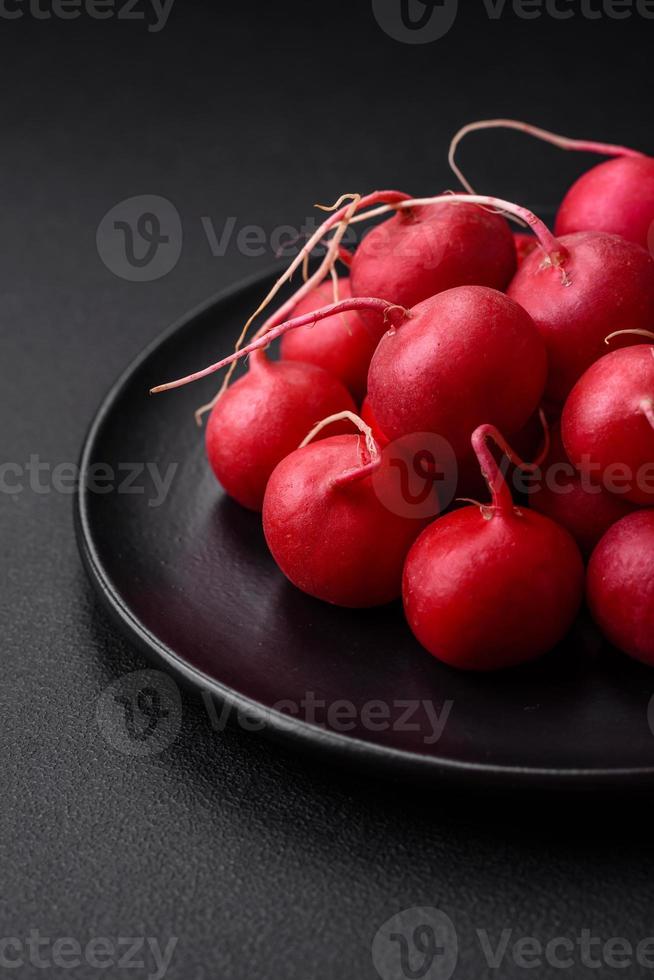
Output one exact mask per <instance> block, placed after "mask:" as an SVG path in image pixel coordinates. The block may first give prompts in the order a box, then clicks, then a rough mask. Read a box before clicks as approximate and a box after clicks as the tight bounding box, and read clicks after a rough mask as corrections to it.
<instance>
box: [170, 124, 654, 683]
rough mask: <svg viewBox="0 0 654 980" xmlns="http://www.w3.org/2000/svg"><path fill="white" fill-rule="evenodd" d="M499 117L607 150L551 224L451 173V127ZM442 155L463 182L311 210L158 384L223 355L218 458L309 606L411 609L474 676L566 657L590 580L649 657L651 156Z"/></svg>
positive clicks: (653, 465)
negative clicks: (192, 362) (251, 307)
mask: <svg viewBox="0 0 654 980" xmlns="http://www.w3.org/2000/svg"><path fill="white" fill-rule="evenodd" d="M497 126H508V127H509V128H513V129H518V130H522V131H525V132H528V133H531V134H532V135H536V136H539V137H540V138H542V139H545V140H547V141H549V142H550V143H554V144H555V145H557V146H560V147H562V148H564V149H585V150H588V149H591V150H596V151H597V152H600V153H606V154H608V155H610V156H613V157H614V159H613V160H611V161H609V162H608V163H605V164H600V165H599V166H598V167H596V168H594V169H593V170H591V171H589V172H588V173H587V174H586V175H584V176H582V177H581V178H580V179H579V181H578V182H577V184H576V185H575V186H574V187H573V188H571V190H570V191H569V193H568V194H567V195H566V198H565V200H564V202H563V204H562V206H561V208H560V210H559V213H558V216H557V220H556V225H555V234H553V233H552V232H551V231H550V230H549V229H548V228H547V227H546V225H545V224H544V223H543V222H542V221H541V220H540V219H539V218H538V217H536V215H534V214H532V213H531V212H530V211H528V210H526V209H525V208H524V207H521V206H520V205H517V204H514V203H513V202H511V201H506V200H502V199H500V198H496V197H490V196H487V195H479V194H477V193H475V192H474V191H473V189H472V187H471V186H470V185H469V184H468V182H467V181H466V180H465V178H464V177H463V175H462V173H461V171H460V169H459V168H458V166H457V165H456V164H455V162H454V153H455V150H456V147H457V146H458V143H459V142H460V140H461V138H462V136H463V135H465V134H466V133H468V132H471V131H473V130H475V129H488V128H494V127H497ZM450 160H451V162H452V165H453V167H454V169H455V172H456V173H457V174H458V175H459V176H460V178H461V180H462V182H463V183H464V186H465V188H466V191H465V193H460V194H455V193H450V192H448V193H446V194H441V195H437V196H435V197H410V196H409V195H408V194H406V193H403V192H400V191H375V192H373V193H372V194H369V195H366V196H365V197H361V196H360V195H356V194H346V195H344V196H343V197H342V198H341V199H340V200H339V201H338V202H337V203H336V205H334V207H333V208H325V209H324V210H325V211H326V212H327V217H326V218H325V219H324V221H323V223H322V224H321V225H320V227H319V228H318V229H317V230H316V232H315V233H314V234H313V235H312V236H311V238H310V239H309V240H308V241H307V242H306V244H305V245H304V246H303V247H302V248H301V250H300V252H299V254H298V256H297V257H296V258H295V259H294V260H293V262H292V263H291V265H290V267H289V269H288V270H287V271H286V273H284V275H283V276H282V277H280V279H279V280H278V282H277V283H275V285H274V286H273V288H272V289H271V290H270V292H269V293H268V295H267V296H266V297H265V298H264V300H263V302H262V303H261V305H260V307H259V308H258V309H257V310H256V311H255V313H254V314H253V316H252V317H251V318H250V320H248V322H247V323H246V325H245V327H244V328H243V331H242V332H241V336H240V337H239V339H238V341H237V344H236V347H235V350H234V353H233V354H230V355H228V356H227V357H223V358H221V359H220V360H218V361H217V362H216V363H215V364H212V365H210V366H209V367H206V368H204V369H202V370H200V371H197V372H195V373H194V374H192V375H189V376H187V377H185V378H180V379H179V380H177V381H173V382H169V383H167V384H163V385H160V386H159V387H158V388H156V389H153V390H154V391H162V390H166V389H169V388H175V387H178V386H180V385H183V384H186V383H188V382H190V381H196V380H199V379H201V378H204V377H207V376H209V375H211V374H213V373H214V372H216V371H219V370H221V369H222V368H226V367H227V368H229V371H228V373H227V375H226V376H225V379H224V381H223V386H222V388H221V390H220V392H219V393H218V396H217V397H216V398H214V399H213V401H212V402H211V403H209V405H208V406H205V408H206V409H210V411H211V414H210V416H209V420H208V423H207V429H206V449H207V457H208V461H209V463H210V465H211V467H212V469H213V471H214V473H215V475H216V477H217V479H218V481H219V482H220V484H221V485H222V487H223V488H224V490H225V491H226V492H227V493H228V494H229V495H230V496H232V497H233V498H234V499H235V500H237V501H239V502H240V503H241V504H242V505H243V506H245V507H248V508H250V509H252V510H254V511H260V512H261V519H262V526H263V533H264V535H265V539H266V542H267V544H268V547H269V549H270V553H271V555H272V557H273V558H274V560H275V562H276V564H277V566H278V567H279V569H280V571H281V572H282V573H283V574H284V575H285V576H286V578H287V579H288V580H289V581H290V582H291V583H292V584H293V585H294V586H295V587H297V588H298V589H301V590H302V591H303V592H305V593H306V594H307V595H309V596H311V597H313V598H314V599H316V600H320V601H324V602H328V603H332V604H334V605H338V606H343V607H349V608H366V607H374V606H378V605H382V604H385V603H389V602H393V601H395V600H402V604H403V609H404V614H405V616H406V620H407V623H408V626H409V628H410V629H411V631H412V632H413V634H414V635H415V637H416V638H417V639H418V641H419V642H420V643H421V644H422V646H423V647H424V648H425V649H426V650H427V651H429V653H431V654H432V655H433V656H434V657H436V658H437V659H439V660H440V661H442V662H443V663H446V664H448V665H450V666H452V667H458V668H461V669H466V670H482V671H486V670H497V669H501V668H506V667H512V666H515V665H518V664H521V663H525V662H527V661H530V660H533V659H535V658H537V657H540V656H541V655H543V654H545V653H547V652H548V651H549V650H551V649H552V648H553V647H555V646H557V644H559V642H560V641H561V640H562V639H563V638H564V637H565V635H566V633H567V632H568V631H569V629H570V627H571V626H572V624H573V622H574V620H575V617H576V615H577V613H578V611H579V608H580V606H581V603H582V601H583V598H584V594H585V595H586V598H587V602H588V605H589V608H590V611H591V614H592V615H593V617H594V618H595V621H596V622H597V624H598V625H599V627H600V629H601V630H602V631H603V632H604V633H605V635H606V636H607V638H608V639H609V641H611V642H612V643H613V644H615V645H616V646H617V647H619V648H620V649H621V650H623V651H624V652H625V653H627V654H629V655H630V656H632V657H634V658H636V659H638V660H640V661H643V662H645V663H651V664H652V665H654V639H653V637H654V591H653V587H652V585H651V582H652V581H654V258H653V257H652V254H651V251H650V246H651V245H652V244H653V241H652V227H654V161H653V160H652V159H651V158H649V157H646V156H644V155H643V154H640V153H637V152H636V151H631V150H628V149H626V148H622V147H613V146H609V145H607V144H599V143H587V142H580V141H575V140H569V139H566V138H564V137H558V136H556V135H555V134H552V133H547V132H546V131H544V130H538V129H536V128H535V127H531V126H527V125H526V124H524V123H516V122H515V121H513V120H490V121H488V122H482V123H474V124H471V125H470V126H468V127H466V128H465V129H464V130H462V131H461V132H460V133H459V134H458V135H457V136H456V137H455V139H454V141H453V144H452V147H451V151H450ZM375 218H383V220H382V221H381V222H379V223H377V224H376V225H374V227H373V228H372V230H371V231H369V232H368V234H366V235H364V236H363V237H362V239H361V242H360V244H359V246H358V247H357V248H356V250H355V251H354V253H353V254H352V253H350V252H349V251H347V250H345V249H344V248H343V245H342V239H343V236H344V234H345V231H346V230H347V228H348V227H350V226H351V225H356V224H358V223H359V222H361V221H368V220H372V219H375ZM509 220H517V221H518V222H520V223H522V224H523V226H526V227H527V228H528V229H529V233H526V232H525V231H521V232H515V231H513V230H512V229H511V228H510V225H509ZM319 244H322V245H324V246H326V250H325V253H324V258H323V259H322V261H321V262H320V263H319V265H318V267H317V268H316V269H315V271H313V272H310V267H309V264H308V263H309V259H310V257H311V255H312V253H313V250H314V248H315V247H316V246H317V245H319ZM337 262H341V263H342V265H343V266H344V267H345V272H347V273H349V274H348V275H346V274H344V272H343V271H342V270H341V272H340V273H339V272H337V270H336V263H337ZM301 266H302V267H303V268H304V281H303V282H301V284H300V286H299V287H298V288H296V291H295V293H294V294H293V295H292V296H291V297H290V298H287V299H286V300H285V301H284V302H283V303H281V304H279V305H277V308H276V309H273V312H272V313H268V315H267V318H266V319H265V320H264V321H263V322H262V323H261V325H260V326H259V327H258V328H257V329H256V331H255V332H254V334H253V336H252V337H250V338H249V337H248V336H247V334H248V332H249V330H250V328H251V326H252V324H253V323H254V320H255V318H256V317H258V316H259V315H260V314H262V313H263V311H264V310H265V309H266V308H267V307H268V306H269V305H270V304H271V303H273V302H274V301H275V300H276V298H277V296H278V293H279V290H280V289H281V287H282V285H283V284H284V283H286V282H288V281H289V280H290V277H291V275H292V274H293V272H294V271H295V270H297V269H299V268H300V267H301ZM276 341H279V352H278V353H279V359H277V360H275V359H270V357H269V356H268V354H267V353H266V349H267V348H268V347H269V346H270V345H271V344H273V343H274V342H276ZM607 345H608V346H607ZM245 357H249V363H248V365H247V369H246V371H245V373H244V374H242V375H241V377H240V378H239V379H238V380H236V381H235V382H234V383H233V384H231V385H230V378H231V373H232V371H233V370H234V368H235V366H236V364H237V362H239V361H240V360H241V359H242V358H245ZM201 411H203V410H201ZM523 457H524V458H523ZM511 483H513V486H511ZM650 506H652V507H653V509H652V510H648V509H647V508H648V507H650ZM585 562H587V563H588V567H587V569H586V567H585Z"/></svg>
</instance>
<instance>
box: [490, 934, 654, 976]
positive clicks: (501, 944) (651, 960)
mask: <svg viewBox="0 0 654 980" xmlns="http://www.w3.org/2000/svg"><path fill="white" fill-rule="evenodd" d="M476 937H477V942H478V944H479V949H480V951H481V953H482V955H483V958H484V960H485V962H486V965H487V966H488V967H489V968H490V969H491V970H501V969H502V968H504V967H506V966H507V964H509V963H510V964H512V965H513V966H516V967H518V968H519V969H523V970H534V969H539V968H543V967H551V968H552V969H554V970H575V971H578V970H579V968H580V967H582V968H584V969H586V970H590V971H595V970H600V969H603V968H608V969H610V970H625V969H630V968H631V967H634V966H640V967H642V968H644V969H646V970H654V936H647V937H646V938H645V939H641V940H640V941H638V942H635V943H634V942H631V941H630V940H629V939H626V938H625V937H623V936H610V937H608V938H604V937H602V936H596V935H594V934H593V931H592V930H591V929H581V930H580V931H579V933H578V934H577V935H568V936H566V935H557V936H552V937H551V938H548V939H541V938H540V937H538V936H529V935H521V934H516V933H515V931H514V930H513V929H509V928H505V929H502V930H501V931H500V932H499V933H492V934H491V933H490V932H489V931H488V930H486V929H477V930H476ZM576 975H577V973H575V976H576ZM591 975H592V973H591Z"/></svg>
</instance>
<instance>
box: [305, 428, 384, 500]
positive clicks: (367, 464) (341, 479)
mask: <svg viewBox="0 0 654 980" xmlns="http://www.w3.org/2000/svg"><path fill="white" fill-rule="evenodd" d="M343 419H348V420H349V421H350V422H352V424H353V425H355V426H356V427H357V429H358V430H359V432H360V433H361V435H362V436H363V437H364V442H365V447H366V453H367V455H368V458H367V459H366V458H365V457H364V459H363V461H362V463H361V466H357V467H356V468H355V469H351V470H346V471H345V473H342V474H341V475H340V476H337V477H336V478H335V479H334V480H333V481H332V482H333V486H335V487H342V486H346V485H347V484H348V483H351V482H352V481H353V480H361V479H363V477H364V476H369V475H370V474H371V473H374V471H375V470H376V469H378V467H379V465H380V464H381V454H380V451H379V446H378V445H377V442H376V440H375V437H374V436H373V434H372V429H371V428H370V426H369V425H366V423H365V422H364V421H363V419H362V418H361V417H360V416H359V415H355V413H354V412H348V411H346V412H337V413H336V414H335V415H330V416H329V417H328V418H326V419H323V420H322V422H318V424H317V425H316V426H315V427H314V428H313V429H312V430H311V432H310V433H309V435H308V436H306V438H305V439H303V440H302V442H301V443H300V447H299V448H300V449H303V448H304V447H305V446H307V445H308V444H309V443H310V442H311V441H312V440H313V439H314V438H315V437H316V436H317V435H318V433H319V432H322V430H323V429H324V428H325V427H326V426H328V425H331V424H332V422H341V421H342V420H343Z"/></svg>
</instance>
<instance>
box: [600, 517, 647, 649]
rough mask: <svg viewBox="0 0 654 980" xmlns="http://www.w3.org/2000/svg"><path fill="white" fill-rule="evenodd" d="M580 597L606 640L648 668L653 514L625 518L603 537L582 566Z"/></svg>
mask: <svg viewBox="0 0 654 980" xmlns="http://www.w3.org/2000/svg"><path fill="white" fill-rule="evenodd" d="M586 595H587V599H588V605H589V606H590V611H591V613H592V615H593V619H594V620H595V622H596V623H597V624H598V626H599V627H600V629H601V630H602V632H603V633H604V635H605V636H606V637H607V639H608V640H609V641H610V642H611V643H613V644H614V646H616V647H618V649H619V650H622V651H624V653H627V654H629V656H631V657H634V658H635V659H636V660H640V661H642V662H643V663H645V664H649V665H650V666H654V511H651V510H639V511H636V512H635V513H633V514H629V515H628V516H627V517H623V518H622V520H621V521H618V523H617V524H614V525H613V527H612V528H611V529H610V530H608V531H607V532H606V534H605V535H604V537H603V538H602V540H601V541H600V543H599V544H598V545H597V547H596V548H595V551H594V552H593V554H592V556H591V559H590V563H589V565H588V578H587V584H586Z"/></svg>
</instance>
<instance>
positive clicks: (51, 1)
mask: <svg viewBox="0 0 654 980" xmlns="http://www.w3.org/2000/svg"><path fill="white" fill-rule="evenodd" d="M174 2H175V0H0V18H2V19H4V20H20V19H21V18H22V17H31V18H32V19H33V20H52V19H55V20H77V18H78V17H82V16H85V17H88V18H90V19H91V20H109V19H110V18H114V19H115V20H120V21H135V22H137V23H140V24H147V29H148V31H149V32H150V33H151V34H158V33H159V31H162V30H163V29H164V27H165V26H166V24H167V23H168V18H169V17H170V13H171V11H172V9H173V4H174Z"/></svg>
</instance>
